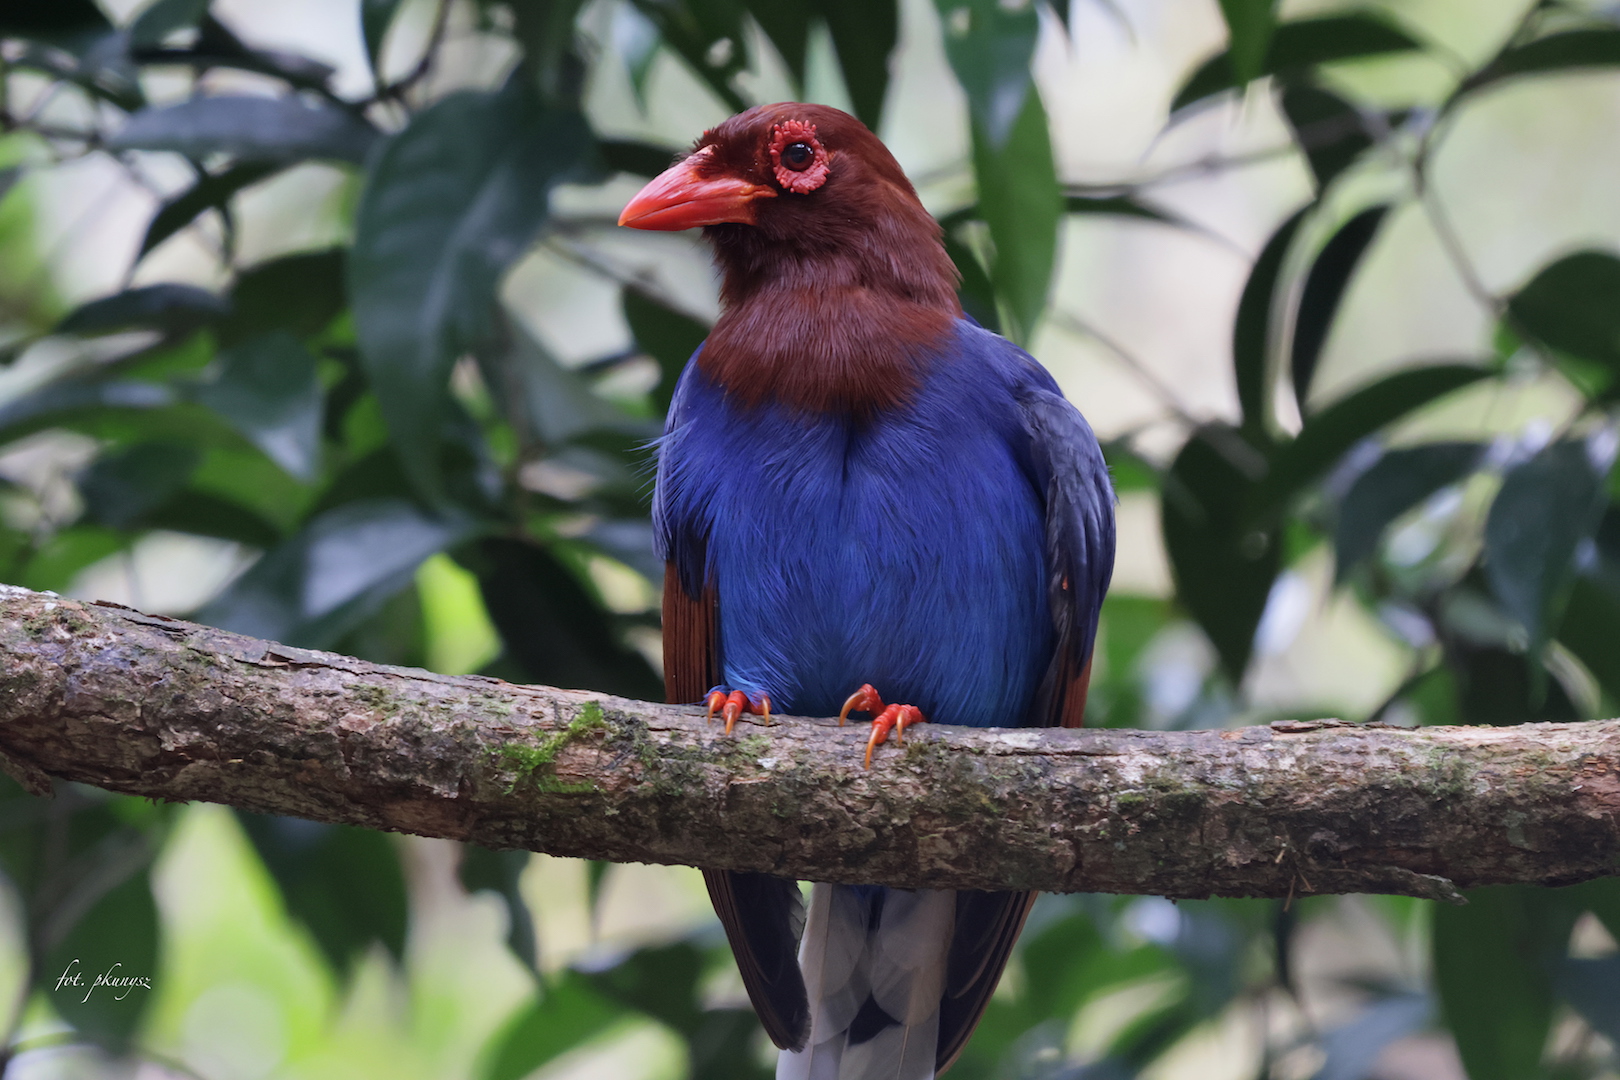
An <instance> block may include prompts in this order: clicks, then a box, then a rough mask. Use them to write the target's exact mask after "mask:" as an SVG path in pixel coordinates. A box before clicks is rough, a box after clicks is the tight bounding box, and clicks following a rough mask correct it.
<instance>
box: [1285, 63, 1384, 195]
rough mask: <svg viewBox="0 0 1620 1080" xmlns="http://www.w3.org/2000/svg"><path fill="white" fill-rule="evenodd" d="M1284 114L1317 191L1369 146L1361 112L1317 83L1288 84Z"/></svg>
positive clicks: (1369, 141) (1368, 137) (1369, 136)
mask: <svg viewBox="0 0 1620 1080" xmlns="http://www.w3.org/2000/svg"><path fill="white" fill-rule="evenodd" d="M1282 108H1283V115H1284V116H1285V117H1287V118H1288V126H1289V127H1291V128H1292V129H1293V131H1294V141H1295V142H1297V143H1299V146H1300V149H1302V150H1304V151H1305V159H1306V160H1307V161H1309V162H1310V165H1311V173H1312V175H1314V176H1315V177H1316V190H1317V191H1318V192H1320V191H1321V190H1322V189H1323V188H1325V187H1327V186H1328V184H1330V183H1332V181H1333V178H1334V177H1336V176H1338V175H1339V174H1340V173H1342V172H1343V171H1344V170H1345V169H1348V168H1349V167H1350V166H1351V165H1352V164H1353V163H1354V162H1355V160H1356V159H1357V158H1358V157H1360V156H1361V154H1362V152H1363V151H1365V150H1366V149H1367V148H1368V147H1370V146H1372V144H1373V140H1372V136H1371V135H1370V134H1369V133H1368V131H1367V123H1366V120H1365V119H1364V118H1363V117H1362V115H1361V112H1360V111H1359V110H1358V109H1356V107H1355V106H1354V105H1351V104H1350V103H1349V102H1348V101H1346V100H1344V99H1343V98H1342V97H1340V96H1339V95H1337V94H1335V93H1332V92H1331V91H1328V90H1323V89H1322V88H1321V87H1319V86H1310V85H1296V86H1288V87H1285V88H1284V89H1283V92H1282Z"/></svg>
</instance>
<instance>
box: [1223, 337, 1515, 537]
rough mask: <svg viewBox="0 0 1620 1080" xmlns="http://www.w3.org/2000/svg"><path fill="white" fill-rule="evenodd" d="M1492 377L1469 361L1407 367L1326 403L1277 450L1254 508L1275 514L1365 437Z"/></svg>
mask: <svg viewBox="0 0 1620 1080" xmlns="http://www.w3.org/2000/svg"><path fill="white" fill-rule="evenodd" d="M1490 375H1491V373H1490V372H1489V371H1487V370H1486V369H1485V368H1482V367H1475V366H1473V365H1469V364H1436V365H1434V366H1433V367H1421V368H1408V369H1406V370H1405V371H1397V372H1396V373H1395V374H1393V375H1389V376H1386V377H1385V378H1382V379H1380V380H1378V381H1377V382H1375V383H1373V384H1372V385H1371V386H1364V387H1362V388H1361V389H1360V390H1356V391H1354V392H1353V393H1350V394H1347V395H1345V396H1344V397H1342V398H1340V399H1339V400H1337V401H1335V402H1333V403H1332V404H1331V405H1328V406H1325V407H1324V408H1323V409H1322V410H1321V411H1319V412H1317V413H1316V414H1315V415H1314V416H1311V417H1310V418H1309V419H1307V420H1306V422H1305V426H1304V427H1303V428H1302V429H1300V433H1299V437H1298V438H1296V439H1294V441H1293V442H1290V443H1285V444H1283V445H1282V446H1279V447H1278V448H1277V449H1276V450H1275V452H1274V453H1273V456H1272V464H1271V470H1270V472H1269V473H1267V475H1266V478H1265V480H1264V481H1263V482H1262V483H1261V484H1260V486H1259V489H1258V490H1257V491H1256V493H1255V504H1254V505H1255V512H1256V513H1259V514H1273V513H1275V512H1276V511H1277V510H1279V509H1280V508H1281V507H1282V506H1283V505H1284V504H1285V503H1286V502H1287V501H1288V500H1289V499H1291V498H1293V497H1294V496H1295V495H1296V494H1298V493H1299V492H1300V491H1301V490H1302V489H1303V488H1304V487H1305V486H1306V485H1308V484H1310V483H1312V482H1314V481H1315V480H1316V479H1317V478H1318V477H1319V476H1321V475H1322V474H1323V473H1325V472H1327V471H1328V470H1329V469H1331V468H1332V467H1333V466H1334V465H1335V464H1336V463H1337V462H1338V460H1339V459H1340V458H1341V457H1343V456H1344V455H1345V454H1346V453H1347V452H1348V451H1349V450H1350V448H1351V447H1353V446H1355V445H1356V443H1358V442H1360V441H1361V440H1362V439H1365V438H1366V437H1367V436H1369V435H1371V434H1373V433H1374V432H1376V431H1378V430H1379V429H1381V428H1383V427H1385V426H1386V425H1388V424H1391V423H1394V422H1395V421H1396V420H1399V419H1400V418H1401V417H1403V416H1406V415H1408V414H1409V413H1412V412H1415V411H1417V410H1418V409H1421V408H1422V407H1423V406H1425V405H1428V404H1429V403H1430V402H1432V401H1435V400H1437V399H1438V398H1441V397H1444V396H1445V395H1446V394H1449V393H1451V392H1452V391H1454V390H1460V389H1461V388H1463V387H1465V386H1471V385H1473V384H1474V383H1476V382H1479V381H1480V380H1481V379H1485V378H1489V377H1490Z"/></svg>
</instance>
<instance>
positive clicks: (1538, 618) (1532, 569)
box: [1484, 440, 1613, 651]
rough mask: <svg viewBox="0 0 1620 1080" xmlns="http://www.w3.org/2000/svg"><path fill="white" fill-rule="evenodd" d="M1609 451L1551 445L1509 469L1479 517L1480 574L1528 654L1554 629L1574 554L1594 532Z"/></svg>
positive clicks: (1571, 444)
mask: <svg viewBox="0 0 1620 1080" xmlns="http://www.w3.org/2000/svg"><path fill="white" fill-rule="evenodd" d="M1612 463H1613V454H1612V453H1606V452H1605V451H1604V450H1603V449H1602V448H1599V447H1595V446H1594V445H1593V443H1591V442H1577V441H1573V440H1569V441H1560V442H1555V443H1553V444H1552V445H1550V446H1548V447H1547V448H1546V449H1544V450H1542V451H1541V452H1540V453H1538V454H1536V455H1535V456H1534V457H1532V458H1531V459H1530V460H1528V461H1525V462H1523V463H1521V464H1518V465H1515V466H1513V467H1512V468H1510V469H1508V470H1507V472H1506V473H1505V474H1504V475H1503V477H1502V488H1501V490H1500V491H1499V492H1497V495H1496V501H1495V502H1493V503H1492V504H1491V510H1490V514H1489V516H1487V518H1486V519H1485V556H1484V558H1485V576H1486V579H1487V580H1488V581H1489V582H1490V586H1491V591H1492V592H1493V593H1494V594H1495V595H1496V598H1497V600H1498V601H1499V602H1500V603H1501V605H1502V608H1503V609H1504V610H1505V611H1506V612H1507V613H1508V614H1509V615H1510V616H1512V617H1513V618H1515V619H1517V620H1518V621H1519V623H1520V624H1521V625H1523V626H1524V628H1525V630H1526V631H1528V632H1529V634H1530V642H1531V646H1532V651H1539V649H1540V646H1541V645H1542V644H1543V643H1544V642H1545V641H1546V639H1547V634H1548V628H1549V624H1551V625H1557V622H1558V615H1559V614H1560V613H1561V611H1562V608H1563V605H1564V602H1565V600H1566V599H1567V595H1568V590H1569V587H1570V585H1571V584H1572V583H1573V581H1574V577H1575V552H1576V549H1577V548H1579V547H1580V544H1581V542H1582V541H1583V540H1589V539H1590V538H1591V537H1592V535H1593V533H1595V532H1596V530H1597V526H1598V521H1599V519H1600V518H1601V517H1602V515H1603V506H1604V503H1605V501H1606V500H1605V484H1606V481H1607V479H1608V475H1609V468H1610V466H1611V465H1612Z"/></svg>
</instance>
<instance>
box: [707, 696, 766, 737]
mask: <svg viewBox="0 0 1620 1080" xmlns="http://www.w3.org/2000/svg"><path fill="white" fill-rule="evenodd" d="M708 706H709V711H708V712H706V713H705V714H704V715H703V718H704V719H705V720H713V719H714V714H715V713H716V712H718V713H719V714H720V716H721V718H722V719H724V720H725V722H726V734H727V735H730V734H731V729H732V728H734V727H736V726H737V717H739V716H741V715H742V714H743V713H752V714H754V715H755V716H762V717H764V718H765V723H766V724H767V725H769V724H770V722H771V698H770V695H769V694H760V695H759V700H758V701H757V702H755V701H754V700H753V699H751V698H750V697H749V696H748V695H747V694H745V693H743V692H742V691H741V690H732V691H730V692H729V693H728V692H727V691H726V689H725V687H723V686H717V687H715V688H714V689H713V690H710V691H709V696H708Z"/></svg>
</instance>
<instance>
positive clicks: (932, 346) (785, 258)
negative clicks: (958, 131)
mask: <svg viewBox="0 0 1620 1080" xmlns="http://www.w3.org/2000/svg"><path fill="white" fill-rule="evenodd" d="M930 249H931V250H930ZM918 254H919V255H920V256H922V257H920V258H907V257H905V255H904V254H903V253H901V252H891V253H884V255H883V256H882V257H881V258H878V259H873V258H871V257H861V253H860V252H856V253H853V255H852V254H851V253H848V252H840V253H831V252H821V253H819V255H817V256H816V257H810V256H806V257H803V258H795V257H793V256H791V255H786V254H783V253H780V252H779V253H778V254H777V257H776V258H774V259H772V260H770V261H769V262H768V263H766V264H765V265H752V266H750V265H741V266H739V265H734V264H728V260H726V259H725V258H724V255H722V259H721V265H722V268H723V270H724V272H725V280H724V283H723V286H722V290H721V296H722V300H723V301H724V302H725V312H724V314H722V315H721V316H720V320H719V321H718V322H717V323H715V326H714V330H713V331H712V332H711V333H710V334H709V339H708V342H707V343H706V344H705V346H704V349H703V355H702V358H701V359H700V361H699V364H700V366H701V367H702V369H703V371H704V373H705V374H706V375H708V376H709V378H710V379H712V380H713V381H714V382H716V383H717V384H719V385H720V386H722V387H723V388H724V389H725V390H726V392H727V394H728V395H730V396H731V397H733V399H734V400H736V401H738V402H739V403H741V404H744V405H747V406H757V405H761V404H765V403H769V402H774V403H778V404H781V405H784V406H787V407H788V408H790V409H793V410H797V411H802V412H809V413H841V414H854V415H857V416H862V415H870V414H872V413H875V412H879V411H882V410H885V409H892V408H897V407H899V406H902V405H904V404H905V403H906V402H907V401H908V400H909V399H910V397H911V395H912V393H913V391H914V390H915V389H916V386H917V382H918V380H919V378H920V376H921V370H922V365H923V364H924V363H925V362H927V361H928V360H929V358H931V357H938V356H939V355H941V352H942V350H943V346H944V345H945V343H946V340H947V338H948V337H949V335H950V333H951V332H952V329H953V327H954V325H955V322H956V319H957V318H958V317H959V316H960V315H961V306H960V304H959V303H958V302H957V299H956V290H955V279H954V274H955V270H954V268H953V267H952V266H951V264H950V261H949V259H948V257H947V256H946V255H945V253H944V251H943V250H942V249H941V248H940V246H939V243H938V241H937V240H932V243H930V244H929V245H927V246H926V247H924V248H922V250H921V251H919V252H918Z"/></svg>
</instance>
